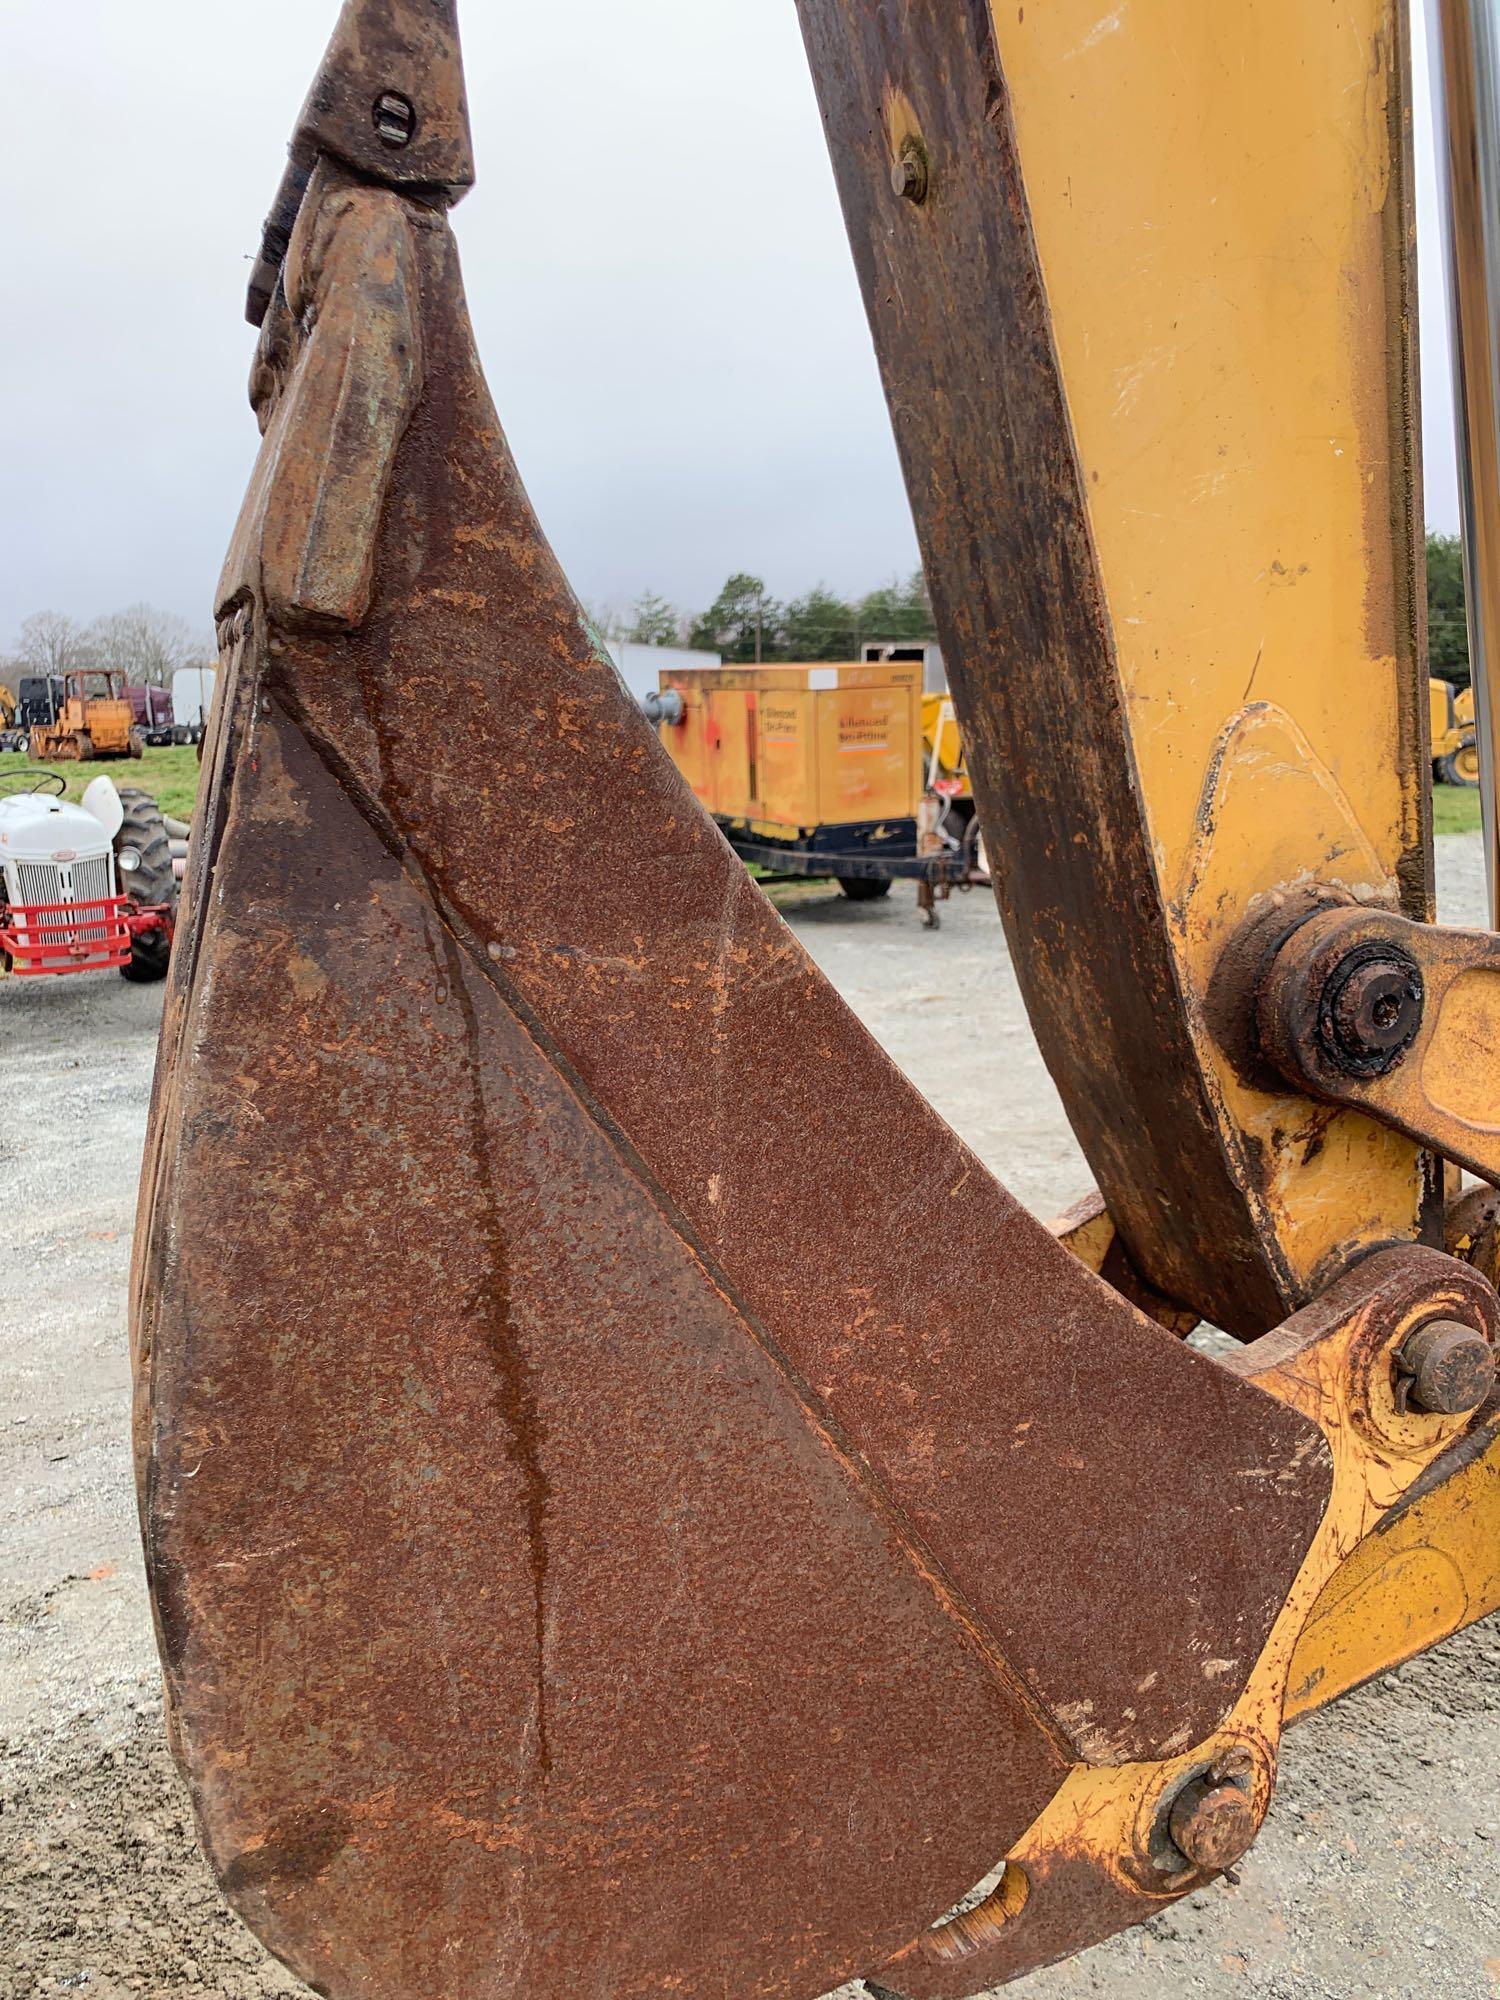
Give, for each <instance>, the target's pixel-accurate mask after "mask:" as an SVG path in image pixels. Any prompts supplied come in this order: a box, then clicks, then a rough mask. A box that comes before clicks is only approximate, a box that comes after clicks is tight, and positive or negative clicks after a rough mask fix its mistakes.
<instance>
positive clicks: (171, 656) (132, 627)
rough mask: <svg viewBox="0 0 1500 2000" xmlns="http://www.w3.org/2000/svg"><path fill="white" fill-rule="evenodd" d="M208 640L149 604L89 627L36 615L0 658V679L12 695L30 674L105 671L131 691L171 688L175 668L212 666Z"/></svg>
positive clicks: (98, 620) (60, 617)
mask: <svg viewBox="0 0 1500 2000" xmlns="http://www.w3.org/2000/svg"><path fill="white" fill-rule="evenodd" d="M214 657H215V649H214V646H213V644H212V642H211V641H210V640H208V639H206V638H204V637H203V636H202V634H200V633H199V632H197V631H196V630H195V629H194V628H193V627H192V626H191V625H189V623H188V621H187V620H186V619H185V618H178V617H177V616H175V614H174V613H172V612H170V611H159V610H158V609H157V608H156V606H155V605H153V604H132V605H129V606H127V607H126V609H125V610H124V611H111V612H109V613H108V614H107V615H106V616H105V617H103V618H96V619H95V620H94V622H93V623H92V624H91V625H82V624H79V623H78V621H77V620H76V619H73V618H67V617H65V616H64V615H63V614H62V613H61V612H60V611H37V612H34V613H33V614H32V616H31V617H30V618H27V619H25V620H23V622H22V624H21V629H20V632H19V634H18V635H17V640H16V644H15V645H14V646H13V647H12V648H11V649H10V650H9V652H7V653H4V654H0V681H3V682H5V683H6V685H7V686H9V687H10V689H11V690H12V692H14V691H15V687H16V683H17V681H20V680H25V679H27V678H28V677H29V676H31V675H34V674H35V675H48V674H55V675H61V674H71V673H80V672H83V671H84V670H86V669H88V668H91V667H92V668H100V667H103V668H108V669H112V670H117V671H118V672H120V673H122V674H124V676H125V678H126V680H127V681H128V682H129V683H130V685H131V686H132V687H139V686H143V685H144V686H146V687H170V686H171V683H172V676H173V674H174V673H176V672H177V670H178V668H179V667H199V666H212V665H213V663H214Z"/></svg>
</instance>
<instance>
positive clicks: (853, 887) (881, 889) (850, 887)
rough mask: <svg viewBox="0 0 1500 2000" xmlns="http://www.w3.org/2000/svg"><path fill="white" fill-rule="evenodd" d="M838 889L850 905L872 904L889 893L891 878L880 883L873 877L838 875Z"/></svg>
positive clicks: (887, 877)
mask: <svg viewBox="0 0 1500 2000" xmlns="http://www.w3.org/2000/svg"><path fill="white" fill-rule="evenodd" d="M839 888H840V890H841V891H842V893H843V894H844V895H846V896H847V897H848V898H849V901H850V902H851V903H874V902H878V901H879V899H880V898H881V897H882V896H888V895H889V894H890V893H891V878H890V877H889V876H886V878H885V880H884V881H883V882H882V881H877V880H876V879H875V877H874V876H873V875H840V877H839Z"/></svg>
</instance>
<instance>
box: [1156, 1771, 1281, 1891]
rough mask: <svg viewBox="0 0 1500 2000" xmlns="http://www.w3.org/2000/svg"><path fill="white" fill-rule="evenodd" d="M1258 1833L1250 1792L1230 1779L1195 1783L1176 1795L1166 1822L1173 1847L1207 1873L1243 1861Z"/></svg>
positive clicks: (1197, 1781) (1219, 1872) (1203, 1779)
mask: <svg viewBox="0 0 1500 2000" xmlns="http://www.w3.org/2000/svg"><path fill="white" fill-rule="evenodd" d="M1259 1830H1260V1827H1259V1822H1258V1821H1257V1819H1256V1817H1255V1808H1254V1806H1253V1804H1252V1803H1251V1800H1250V1794H1249V1792H1248V1791H1244V1790H1242V1789H1241V1787H1240V1786H1238V1785H1237V1784H1235V1783H1234V1782H1233V1781H1232V1780H1225V1781H1223V1782H1221V1783H1215V1782H1213V1781H1212V1780H1210V1779H1206V1778H1199V1779H1197V1780H1195V1781H1194V1783H1192V1784H1191V1785H1188V1786H1186V1787H1185V1788H1184V1790H1183V1791H1182V1792H1181V1793H1179V1795H1178V1797H1177V1799H1176V1801H1175V1802H1174V1804H1173V1806H1172V1810H1171V1813H1170V1815H1169V1816H1168V1819H1167V1831H1168V1833H1170V1834H1171V1836H1172V1843H1173V1845H1174V1846H1175V1847H1176V1848H1177V1849H1178V1850H1179V1852H1180V1853H1182V1854H1184V1855H1185V1856H1186V1857H1187V1859H1188V1860H1189V1861H1190V1862H1191V1863H1192V1864H1193V1866H1194V1867H1195V1868H1201V1869H1203V1870H1204V1871H1205V1872H1206V1873H1210V1874H1222V1873H1223V1871H1224V1870H1225V1869H1226V1868H1233V1867H1234V1865H1235V1863H1236V1862H1237V1861H1243V1860H1244V1858H1245V1856H1246V1855H1247V1854H1248V1853H1249V1852H1250V1849H1251V1847H1252V1846H1253V1845H1254V1843H1255V1836H1256V1834H1257V1833H1258V1832H1259Z"/></svg>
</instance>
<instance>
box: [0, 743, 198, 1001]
mask: <svg viewBox="0 0 1500 2000" xmlns="http://www.w3.org/2000/svg"><path fill="white" fill-rule="evenodd" d="M17 779H24V783H25V789H24V790H19V791H17V790H7V789H5V787H6V785H7V782H10V783H14V782H15V781H16V780H17ZM66 789H67V786H66V782H65V780H64V779H63V778H61V777H60V776H59V775H58V774H57V773H56V772H54V771H42V772H35V771H28V772H25V773H16V774H14V777H13V778H12V779H11V780H9V781H7V780H5V779H0V974H4V973H12V974H15V975H17V976H19V977H32V978H35V977H41V976H46V975H53V976H55V975H57V974H60V973H70V972H107V971H111V970H113V971H117V972H118V973H119V974H120V976H121V978H122V979H129V980H133V981H137V982H140V983H145V982H147V981H150V980H156V979H162V978H164V977H165V975H166V970H167V962H168V960H169V959H170V957H171V955H172V932H173V926H174V923H175V921H176V914H177V881H176V870H175V868H174V866H173V855H172V845H171V841H170V838H169V835H168V830H167V824H166V821H165V819H164V818H163V816H162V812H161V808H160V807H159V806H158V805H157V803H156V801H155V799H153V798H152V797H151V796H150V794H149V793H147V792H142V791H137V790H136V789H134V788H133V787H131V786H124V785H122V786H116V785H115V783H114V782H113V780H112V779H110V778H95V779H94V781H93V783H92V784H91V785H90V786H89V787H88V789H87V790H86V791H85V792H84V794H83V798H82V800H81V802H80V803H79V804H77V805H74V804H72V803H71V802H70V801H69V800H68V799H67V798H66V797H65V796H64V794H65V792H66Z"/></svg>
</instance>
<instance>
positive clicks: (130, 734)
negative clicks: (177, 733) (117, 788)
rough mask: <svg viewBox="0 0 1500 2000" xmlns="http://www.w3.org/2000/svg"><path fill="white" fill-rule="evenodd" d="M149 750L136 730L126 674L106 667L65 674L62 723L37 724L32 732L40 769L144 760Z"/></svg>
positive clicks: (34, 755)
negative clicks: (113, 759)
mask: <svg viewBox="0 0 1500 2000" xmlns="http://www.w3.org/2000/svg"><path fill="white" fill-rule="evenodd" d="M145 748H146V740H145V737H144V735H143V734H142V732H141V731H140V730H139V729H137V728H136V726H135V716H134V712H133V711H132V709H131V706H130V696H129V694H128V692H127V690H126V685H125V676H124V674H122V673H118V672H115V671H114V670H113V669H109V668H103V667H86V668H83V669H81V670H78V671H75V672H73V673H69V674H65V675H64V676H63V698H62V704H61V706H60V708H59V709H58V711H57V717H56V720H55V721H52V722H39V723H35V724H33V726H32V731H31V755H32V758H33V759H34V761H35V762H37V763H45V764H56V763H69V762H71V763H88V762H89V761H90V760H91V759H96V758H107V757H140V756H143V755H144V754H145Z"/></svg>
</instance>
